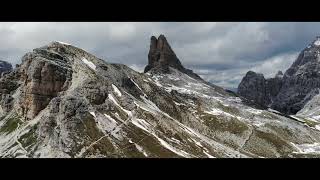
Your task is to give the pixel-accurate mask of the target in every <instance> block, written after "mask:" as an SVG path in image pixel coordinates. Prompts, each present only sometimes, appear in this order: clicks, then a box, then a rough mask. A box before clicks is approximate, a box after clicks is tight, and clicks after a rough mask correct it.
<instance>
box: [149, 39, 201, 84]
mask: <svg viewBox="0 0 320 180" xmlns="http://www.w3.org/2000/svg"><path fill="white" fill-rule="evenodd" d="M169 67H172V68H175V69H177V70H179V71H181V72H183V73H185V74H188V75H189V76H191V77H193V78H196V79H201V77H200V76H198V75H197V74H195V73H193V72H192V70H189V69H186V68H184V67H183V66H182V64H181V62H180V60H179V59H178V57H177V56H176V54H175V53H174V51H173V50H172V48H171V46H170V45H169V43H168V41H167V39H166V37H165V36H164V35H160V36H159V37H158V39H157V38H156V37H155V36H152V37H151V42H150V50H149V54H148V65H147V66H146V67H145V69H144V72H145V73H146V72H148V71H150V70H153V71H156V72H161V73H169V72H170V70H169Z"/></svg>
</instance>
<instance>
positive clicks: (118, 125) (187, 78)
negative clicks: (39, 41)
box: [0, 38, 320, 158]
mask: <svg viewBox="0 0 320 180" xmlns="http://www.w3.org/2000/svg"><path fill="white" fill-rule="evenodd" d="M160 39H161V38H160ZM152 44H153V43H152V42H151V46H152V47H153V45H152ZM160 44H161V43H160ZM168 47H170V46H167V51H170V49H169V50H168ZM171 51H172V49H171ZM172 52H173V51H172ZM172 52H171V55H172ZM173 53H174V52H173ZM160 54H161V53H160ZM163 57H168V56H163ZM169 57H172V56H169ZM151 59H152V58H151ZM160 59H161V58H160ZM165 59H166V58H165ZM169 59H170V58H169ZM149 60H150V59H149ZM165 61H166V60H165ZM173 61H175V60H173ZM161 62H162V61H161ZM168 62H169V61H168ZM170 62H171V61H170ZM179 62H180V61H179ZM150 64H152V63H150V62H149V65H150ZM165 64H166V63H165ZM169 64H170V63H169ZM178 64H179V63H177V61H175V63H173V64H171V65H164V66H163V65H161V66H160V69H163V68H164V69H166V68H168V69H167V70H168V71H166V70H165V71H164V72H162V70H160V71H158V66H157V65H156V66H151V67H152V68H151V69H149V71H146V73H138V72H136V71H134V70H132V69H130V68H129V67H127V66H125V65H122V64H113V63H108V62H105V61H104V60H102V59H99V58H97V57H95V56H93V55H91V54H89V53H87V52H86V51H84V50H82V49H80V48H77V47H75V46H73V45H70V44H67V43H62V42H53V43H50V44H49V45H46V46H44V47H40V48H37V49H35V50H34V51H33V52H30V53H27V54H26V55H25V56H24V57H23V58H22V64H21V65H19V66H18V67H17V68H15V69H14V70H13V71H12V72H10V73H8V74H5V75H4V76H3V77H1V79H0V93H1V96H2V97H3V96H6V97H7V98H6V99H2V100H1V108H0V115H1V118H0V157H34V158H37V157H55V158H57V157H69V158H70V157H171V158H173V157H184V158H192V157H194V158H215V157H314V156H315V157H317V156H319V155H318V151H317V148H318V146H317V144H318V143H320V131H319V130H318V129H317V124H308V122H302V121H299V120H297V119H292V118H288V117H285V116H282V115H280V114H278V113H275V112H272V111H267V110H258V109H255V108H252V107H251V106H248V105H246V104H244V103H243V101H242V100H241V99H240V98H238V97H236V96H233V95H232V94H230V93H228V92H226V91H224V90H223V89H222V88H220V87H217V86H211V85H208V84H207V83H205V82H204V81H203V80H202V79H199V78H197V76H194V75H190V74H189V73H185V72H186V71H185V70H184V69H181V67H180V68H179V65H178ZM181 66H182V65H181ZM147 69H148V68H147ZM168 72H169V73H168ZM310 146H313V147H314V148H313V149H314V152H312V153H310Z"/></svg>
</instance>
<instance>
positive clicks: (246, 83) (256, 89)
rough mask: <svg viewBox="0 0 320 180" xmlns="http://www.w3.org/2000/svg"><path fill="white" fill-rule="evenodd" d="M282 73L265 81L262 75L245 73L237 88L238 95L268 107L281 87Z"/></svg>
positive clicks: (251, 72)
mask: <svg viewBox="0 0 320 180" xmlns="http://www.w3.org/2000/svg"><path fill="white" fill-rule="evenodd" d="M281 74H282V72H281V71H279V72H278V73H277V75H276V76H275V77H274V78H268V79H265V78H264V76H263V74H258V73H255V72H253V71H249V72H247V74H246V76H245V77H244V78H243V79H242V81H241V83H240V84H239V87H238V94H239V95H240V96H243V97H245V98H247V99H249V100H252V101H254V102H255V103H258V104H259V105H262V106H265V107H267V106H269V104H270V103H271V102H272V101H273V100H274V98H275V97H276V96H277V94H278V93H279V91H280V88H281V86H282V76H281Z"/></svg>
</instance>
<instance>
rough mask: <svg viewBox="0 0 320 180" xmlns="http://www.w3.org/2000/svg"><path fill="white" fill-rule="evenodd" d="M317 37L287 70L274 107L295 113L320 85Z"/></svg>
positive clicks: (319, 39) (319, 45)
mask: <svg viewBox="0 0 320 180" xmlns="http://www.w3.org/2000/svg"><path fill="white" fill-rule="evenodd" d="M319 41H320V38H317V39H316V40H315V41H314V42H313V43H312V44H310V45H309V46H308V47H307V48H305V49H304V50H303V51H302V52H301V53H300V54H299V56H298V58H297V59H296V60H295V62H294V63H293V64H292V65H291V67H290V68H289V69H288V70H287V71H286V72H285V74H284V77H283V87H282V88H281V90H280V92H279V94H278V95H277V98H276V100H275V101H274V103H273V104H272V108H274V109H277V110H279V111H281V112H284V113H288V114H295V113H297V112H298V111H299V110H300V109H302V108H303V106H304V105H305V103H306V102H307V101H309V100H310V99H311V98H312V96H310V95H311V94H313V93H311V92H312V91H313V90H315V89H317V88H319V87H320V63H319V60H320V44H318V42H319ZM310 93H311V94H310Z"/></svg>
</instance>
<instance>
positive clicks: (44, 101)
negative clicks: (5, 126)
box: [19, 49, 72, 119]
mask: <svg viewBox="0 0 320 180" xmlns="http://www.w3.org/2000/svg"><path fill="white" fill-rule="evenodd" d="M49 59H50V60H49ZM69 66H70V65H69V62H67V61H66V60H64V58H63V57H62V56H60V55H58V54H55V53H53V52H50V50H49V49H36V50H34V52H32V53H28V54H26V55H25V56H24V57H23V58H22V65H21V66H20V67H19V71H20V74H21V82H22V83H23V84H24V86H23V88H22V89H21V93H22V99H21V108H22V114H23V115H24V116H25V117H26V118H27V119H32V118H34V117H35V116H36V115H37V114H38V113H39V112H40V111H41V110H42V109H44V108H45V107H46V106H47V105H48V103H49V102H50V100H51V99H52V98H54V97H56V96H57V95H58V93H59V92H61V91H64V90H66V89H67V87H68V84H69V80H70V79H71V75H72V72H71V69H70V68H69Z"/></svg>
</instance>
